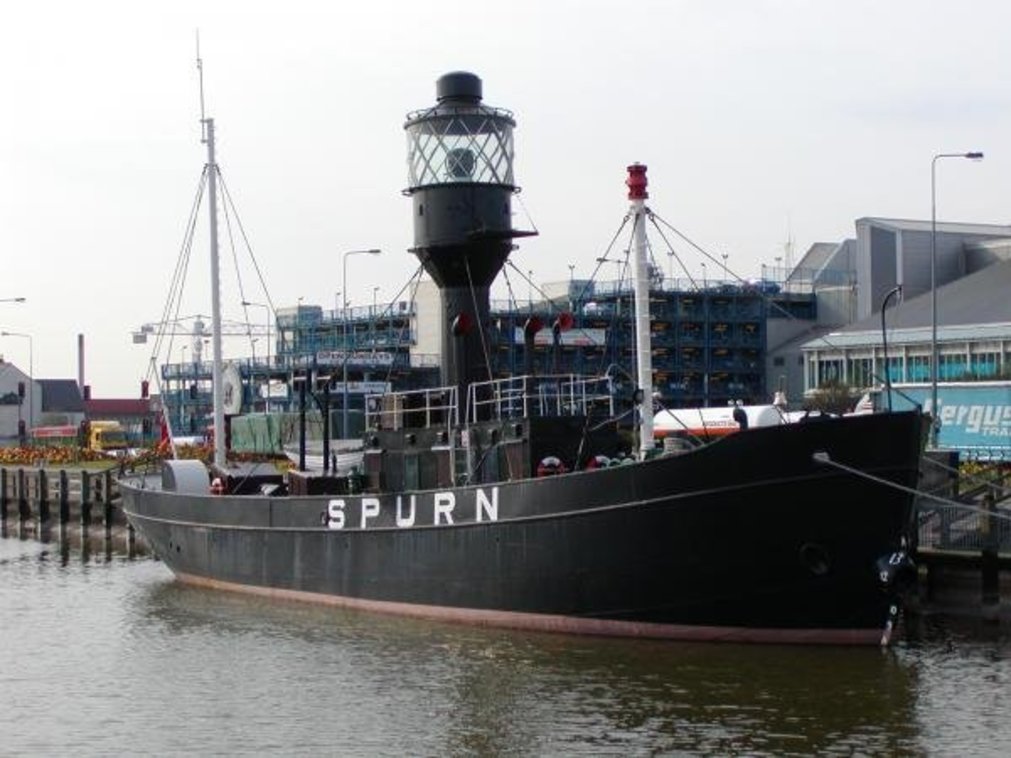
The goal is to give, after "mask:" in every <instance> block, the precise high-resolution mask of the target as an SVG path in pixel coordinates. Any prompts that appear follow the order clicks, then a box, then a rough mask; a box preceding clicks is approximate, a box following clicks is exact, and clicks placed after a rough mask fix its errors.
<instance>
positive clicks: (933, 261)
mask: <svg viewBox="0 0 1011 758" xmlns="http://www.w3.org/2000/svg"><path fill="white" fill-rule="evenodd" d="M941 158H968V159H969V160H972V161H980V160H983V153H981V152H979V151H974V152H971V153H937V155H935V156H934V158H933V160H931V161H930V414H931V416H932V418H931V421H930V446H931V447H933V448H936V447H937V435H938V433H939V432H940V430H941V429H940V427H941V425H940V417H941V415H940V414H939V413H938V409H937V376H938V370H939V366H938V365H937V364H938V351H937V161H938V160H939V159H941Z"/></svg>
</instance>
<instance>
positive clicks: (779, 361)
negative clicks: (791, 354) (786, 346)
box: [772, 355, 786, 366]
mask: <svg viewBox="0 0 1011 758" xmlns="http://www.w3.org/2000/svg"><path fill="white" fill-rule="evenodd" d="M785 363H786V359H785V358H784V357H783V356H781V355H777V356H776V357H775V358H773V359H772V365H773V366H782V365H784V364H785Z"/></svg>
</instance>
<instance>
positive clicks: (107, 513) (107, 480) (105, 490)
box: [102, 469, 112, 531]
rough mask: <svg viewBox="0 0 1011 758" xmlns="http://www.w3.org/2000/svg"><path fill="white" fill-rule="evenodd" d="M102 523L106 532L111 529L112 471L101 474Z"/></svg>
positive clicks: (107, 470) (108, 470)
mask: <svg viewBox="0 0 1011 758" xmlns="http://www.w3.org/2000/svg"><path fill="white" fill-rule="evenodd" d="M102 523H103V524H104V525H105V529H106V531H108V530H109V529H112V469H106V470H105V472H104V473H103V474H102Z"/></svg>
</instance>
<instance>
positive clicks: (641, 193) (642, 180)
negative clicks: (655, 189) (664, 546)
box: [625, 163, 649, 200]
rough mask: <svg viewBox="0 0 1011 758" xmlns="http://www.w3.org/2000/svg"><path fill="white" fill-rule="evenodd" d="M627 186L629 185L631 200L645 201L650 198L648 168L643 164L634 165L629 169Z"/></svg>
mask: <svg viewBox="0 0 1011 758" xmlns="http://www.w3.org/2000/svg"><path fill="white" fill-rule="evenodd" d="M625 184H627V185H628V199H629V200H645V199H646V198H647V197H649V193H648V192H646V184H647V182H646V167H645V166H644V165H642V164H641V163H633V164H632V165H631V166H629V167H628V179H626V180H625Z"/></svg>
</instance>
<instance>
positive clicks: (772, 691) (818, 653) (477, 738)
mask: <svg viewBox="0 0 1011 758" xmlns="http://www.w3.org/2000/svg"><path fill="white" fill-rule="evenodd" d="M74 532H75V530H74V529H72V530H71V532H70V534H68V537H69V536H73V533H74ZM52 540H53V541H52V542H50V543H49V544H43V543H40V542H38V541H37V540H35V539H33V538H31V539H28V538H26V539H19V538H18V537H17V536H16V535H15V536H10V535H9V536H7V537H6V538H4V539H0V753H2V754H12V755H24V754H31V755H57V754H59V755H63V754H67V753H73V754H75V755H109V754H124V753H131V754H158V755H183V754H202V755H206V754H228V755H237V754H239V755H246V754H254V753H263V754H300V755H308V754H311V755H319V754H327V755H397V756H400V755H426V756H428V755H431V756H436V755H438V756H442V755H524V756H526V755H566V754H567V755H777V756H778V755H944V756H948V755H1008V754H1011V718H1009V717H1011V640H1009V638H1008V636H1007V635H1006V634H1004V633H1002V632H1001V630H1000V628H994V627H987V626H982V625H974V626H971V627H968V628H959V626H958V625H956V624H954V623H952V622H951V621H950V620H949V621H946V622H944V623H940V624H927V625H924V626H923V628H922V630H921V631H920V633H919V634H918V637H917V638H916V639H908V638H907V639H903V640H900V641H899V642H898V644H896V645H895V646H893V647H892V648H891V649H889V650H887V651H881V650H878V649H874V648H871V649H865V648H860V649H855V648H802V647H766V646H739V645H714V644H675V643H667V642H643V641H635V640H608V639H595V638H585V637H570V636H554V635H539V634H524V633H516V632H508V631H501V630H486V629H475V628H470V627H462V626H453V625H442V624H435V623H429V622H421V621H413V620H406V619H399V618H390V617H384V616H375V615H369V614H364V613H356V612H349V611H341V610H335V609H332V608H322V607H316V606H307V605H299V604H294V603H284V602H273V601H264V600H260V599H254V598H249V597H246V596H240V595H231V594H226V593H219V592H213V591H208V590H200V589H192V588H188V587H184V586H182V585H180V584H178V583H176V582H175V581H174V580H173V579H172V576H171V574H170V573H169V571H168V570H167V569H166V568H165V567H164V566H163V565H162V564H161V563H159V562H157V561H156V560H153V559H151V558H149V557H143V556H141V557H134V558H129V557H127V555H126V554H125V553H124V552H123V551H122V550H121V547H122V544H107V543H106V542H105V540H104V539H103V537H102V531H101V530H97V531H95V532H93V533H91V534H89V536H88V538H87V539H84V540H83V541H82V540H80V539H79V532H78V533H77V539H76V540H74V541H71V540H69V539H68V540H66V541H64V542H62V543H61V541H60V540H59V534H58V533H57V534H55V535H53V537H52Z"/></svg>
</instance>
